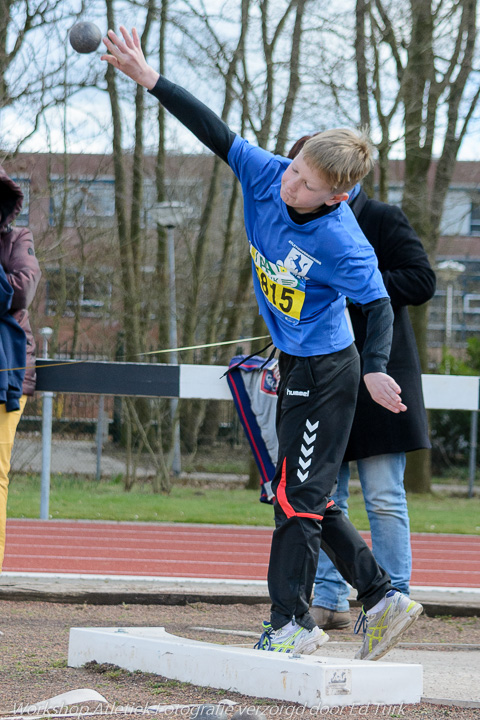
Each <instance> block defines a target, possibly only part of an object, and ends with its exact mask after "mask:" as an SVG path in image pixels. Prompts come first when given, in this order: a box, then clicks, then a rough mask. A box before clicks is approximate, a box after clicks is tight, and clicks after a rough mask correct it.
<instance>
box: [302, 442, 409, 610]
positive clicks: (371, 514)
mask: <svg viewBox="0 0 480 720" xmlns="http://www.w3.org/2000/svg"><path fill="white" fill-rule="evenodd" d="M356 462H357V467H358V474H359V477H360V484H361V486H362V492H363V497H364V499H365V508H366V510H367V515H368V520H369V523H370V531H371V535H372V550H373V554H374V556H375V559H376V561H377V562H378V564H379V565H381V567H383V568H384V569H385V570H386V571H387V572H388V574H389V575H390V577H391V579H392V585H393V586H394V587H395V588H397V589H398V590H400V591H401V592H403V593H405V594H406V595H408V594H409V592H410V587H409V585H410V575H411V572H412V551H411V548H410V522H409V519H408V508H407V498H406V494H405V488H404V486H403V475H404V471H405V462H406V457H405V453H396V454H393V453H392V454H389V455H376V456H374V457H369V458H365V459H363V460H357V461H356ZM349 479H350V467H349V464H348V463H347V462H344V463H342V466H341V467H340V471H339V473H338V483H337V489H336V491H335V494H334V495H332V497H333V499H334V500H335V502H336V503H337V505H338V506H339V507H340V508H341V509H342V510H343V511H344V512H345V513H346V514H348V496H349V492H348V481H349ZM349 595H350V591H349V587H348V585H347V583H346V582H345V580H344V579H343V578H342V576H341V575H340V573H339V572H338V571H337V570H336V569H335V567H334V565H333V563H332V562H331V561H330V560H329V559H328V557H327V556H326V554H325V553H324V552H323V550H320V556H319V559H318V566H317V573H316V576H315V590H314V596H313V605H317V606H321V607H324V608H328V609H329V610H336V611H337V612H342V611H345V610H348V609H349V604H348V597H349Z"/></svg>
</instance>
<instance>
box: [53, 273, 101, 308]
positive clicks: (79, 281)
mask: <svg viewBox="0 0 480 720" xmlns="http://www.w3.org/2000/svg"><path fill="white" fill-rule="evenodd" d="M46 274H47V302H46V314H47V315H56V314H57V313H58V312H61V313H62V315H63V316H64V317H73V316H74V315H75V314H77V313H80V315H81V316H82V317H102V316H103V315H105V313H108V310H109V308H110V299H111V297H112V283H111V281H110V278H109V276H108V274H107V273H102V272H101V271H99V272H96V273H93V272H89V273H80V272H79V271H78V270H76V269H74V268H66V269H60V268H50V269H48V270H47V273H46Z"/></svg>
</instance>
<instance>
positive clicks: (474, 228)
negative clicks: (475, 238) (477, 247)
mask: <svg viewBox="0 0 480 720" xmlns="http://www.w3.org/2000/svg"><path fill="white" fill-rule="evenodd" d="M470 235H480V203H479V202H478V200H477V201H475V202H472V209H471V211H470Z"/></svg>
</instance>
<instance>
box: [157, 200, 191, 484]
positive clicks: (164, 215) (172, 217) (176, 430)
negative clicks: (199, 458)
mask: <svg viewBox="0 0 480 720" xmlns="http://www.w3.org/2000/svg"><path fill="white" fill-rule="evenodd" d="M185 213H186V206H185V205H184V204H183V203H179V202H159V203H157V204H156V205H154V207H153V208H151V209H150V210H149V211H148V215H149V217H150V218H151V219H152V220H153V221H154V222H156V223H157V225H159V226H160V227H164V228H165V229H166V231H167V262H168V295H169V314H168V318H169V320H168V329H169V342H170V348H172V350H173V352H171V353H169V356H170V360H169V362H170V363H171V364H172V365H177V364H178V354H177V352H176V349H175V348H176V347H177V344H178V342H177V300H176V282H175V243H174V235H175V228H176V227H177V225H179V224H180V223H181V222H182V220H183V219H184V217H185ZM177 410H178V398H172V399H171V401H170V416H171V420H172V431H173V458H172V472H173V473H174V475H180V472H181V455H180V423H179V419H178V416H177Z"/></svg>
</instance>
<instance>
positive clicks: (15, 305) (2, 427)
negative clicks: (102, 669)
mask: <svg viewBox="0 0 480 720" xmlns="http://www.w3.org/2000/svg"><path fill="white" fill-rule="evenodd" d="M22 203H23V193H22V191H21V190H20V188H19V186H18V185H17V184H16V183H15V182H14V181H13V180H11V178H9V177H8V175H7V174H6V172H5V170H4V169H3V167H2V166H1V165H0V371H1V372H0V572H1V569H2V563H3V556H4V550H5V525H6V515H7V496H8V473H9V471H10V458H11V455H12V448H13V441H14V438H15V432H16V429H17V425H18V421H19V420H20V417H21V415H22V412H23V409H24V407H25V403H26V400H27V396H28V395H33V392H34V390H35V341H34V339H33V334H32V330H31V327H30V321H29V317H28V307H29V305H30V303H31V302H32V300H33V298H34V296H35V291H36V289H37V286H38V282H39V280H40V277H41V272H40V267H39V265H38V261H37V258H36V257H35V250H34V247H33V237H32V233H31V232H30V230H29V229H28V228H19V227H18V228H17V227H13V226H12V224H11V223H12V222H13V221H14V220H15V218H16V217H17V215H18V214H19V213H20V210H21V208H22Z"/></svg>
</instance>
